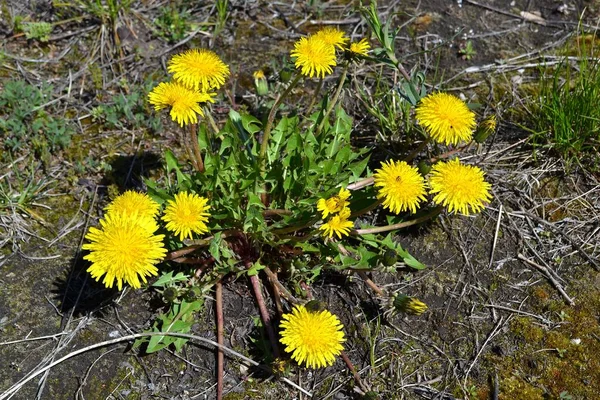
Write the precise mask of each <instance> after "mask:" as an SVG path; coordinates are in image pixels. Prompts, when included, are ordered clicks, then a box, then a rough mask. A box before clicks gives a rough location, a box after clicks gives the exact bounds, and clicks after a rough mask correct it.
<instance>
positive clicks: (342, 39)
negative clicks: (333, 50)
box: [312, 27, 349, 50]
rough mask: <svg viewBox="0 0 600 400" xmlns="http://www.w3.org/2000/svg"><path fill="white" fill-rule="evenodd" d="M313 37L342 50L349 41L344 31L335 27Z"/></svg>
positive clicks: (322, 30)
mask: <svg viewBox="0 0 600 400" xmlns="http://www.w3.org/2000/svg"><path fill="white" fill-rule="evenodd" d="M312 37H313V38H315V39H319V40H322V41H323V42H325V43H326V44H328V45H330V46H334V47H337V48H339V49H340V50H343V49H344V47H345V45H346V42H347V41H348V40H349V39H348V38H347V37H346V34H345V33H344V31H341V30H339V29H338V28H333V27H326V28H323V29H321V30H319V31H317V32H316V33H315V34H314V35H312Z"/></svg>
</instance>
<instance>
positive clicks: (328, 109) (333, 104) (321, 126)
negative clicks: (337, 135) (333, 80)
mask: <svg viewBox="0 0 600 400" xmlns="http://www.w3.org/2000/svg"><path fill="white" fill-rule="evenodd" d="M348 65H349V64H348V63H346V65H345V66H344V71H343V72H342V75H341V76H340V82H339V84H338V87H337V89H336V91H335V94H334V95H333V99H332V100H331V103H330V104H329V106H328V107H327V111H325V115H323V119H322V120H321V123H320V124H319V126H318V127H317V130H316V131H315V136H319V134H320V133H321V130H322V129H323V127H324V126H325V122H326V121H327V118H328V117H329V114H330V113H331V110H333V107H335V103H337V101H338V99H339V97H340V94H341V93H342V88H343V87H344V82H345V81H346V75H347V74H348Z"/></svg>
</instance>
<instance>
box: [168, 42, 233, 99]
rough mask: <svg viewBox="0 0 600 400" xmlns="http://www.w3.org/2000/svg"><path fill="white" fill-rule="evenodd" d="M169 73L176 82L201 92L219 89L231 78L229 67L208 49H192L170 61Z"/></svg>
mask: <svg viewBox="0 0 600 400" xmlns="http://www.w3.org/2000/svg"><path fill="white" fill-rule="evenodd" d="M167 71H169V72H170V73H172V74H173V78H175V80H177V81H179V82H181V83H182V84H184V85H186V86H187V87H189V88H191V89H195V90H199V91H201V92H208V91H210V90H213V89H219V88H220V87H221V86H223V85H224V84H225V78H227V77H228V76H229V67H228V66H227V64H225V63H224V62H223V61H221V59H220V58H219V56H218V55H217V54H215V53H214V52H212V51H210V50H207V49H191V50H188V51H185V52H183V53H180V54H177V55H175V56H173V58H171V60H169V63H168V64H167Z"/></svg>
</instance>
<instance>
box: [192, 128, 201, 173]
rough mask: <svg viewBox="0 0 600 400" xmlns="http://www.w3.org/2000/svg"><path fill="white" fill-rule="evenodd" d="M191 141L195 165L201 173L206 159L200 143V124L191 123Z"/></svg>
mask: <svg viewBox="0 0 600 400" xmlns="http://www.w3.org/2000/svg"><path fill="white" fill-rule="evenodd" d="M190 141H191V145H192V152H193V154H194V159H195V162H194V166H195V167H196V170H197V171H198V172H200V173H202V172H204V161H202V153H201V152H200V144H199V143H198V124H191V125H190Z"/></svg>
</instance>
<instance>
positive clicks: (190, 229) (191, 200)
mask: <svg viewBox="0 0 600 400" xmlns="http://www.w3.org/2000/svg"><path fill="white" fill-rule="evenodd" d="M207 202H208V199H206V198H204V197H201V196H198V195H197V194H196V193H187V192H181V193H177V194H176V195H175V200H169V202H168V204H167V208H166V209H165V215H163V217H162V219H163V221H165V222H166V223H167V225H166V228H167V229H168V230H169V231H171V232H173V233H175V235H179V240H183V239H185V238H189V239H191V238H192V233H197V234H202V233H206V232H208V227H207V226H206V222H208V217H209V216H210V214H209V213H208V212H207V211H208V209H209V208H210V206H209V205H207V204H206V203H207Z"/></svg>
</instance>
